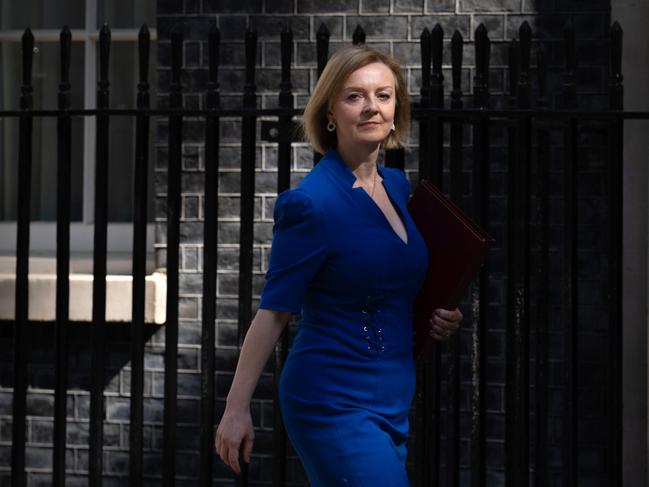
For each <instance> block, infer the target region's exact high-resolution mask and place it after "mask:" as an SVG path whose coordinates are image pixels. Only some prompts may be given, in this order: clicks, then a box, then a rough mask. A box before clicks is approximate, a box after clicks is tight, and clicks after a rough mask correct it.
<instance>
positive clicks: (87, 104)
mask: <svg viewBox="0 0 649 487" xmlns="http://www.w3.org/2000/svg"><path fill="white" fill-rule="evenodd" d="M98 2H99V0H85V8H86V11H85V22H84V28H83V29H76V28H75V29H71V34H72V42H83V43H84V61H85V63H84V79H83V83H84V87H83V100H84V102H83V104H84V109H94V108H95V107H96V101H97V63H98V49H97V42H98V40H99V28H98V26H97V24H98V22H97V20H98V16H97V13H98V10H97V7H98ZM61 27H63V26H61ZM149 32H150V38H151V40H152V41H155V40H157V30H156V29H155V28H149ZM23 33H24V31H21V30H15V29H11V30H1V29H0V42H18V43H19V42H21V40H22V36H23ZM32 33H33V35H34V38H35V39H36V40H38V41H39V42H58V41H59V36H60V30H57V29H32ZM138 34H139V27H138V28H117V29H111V41H116V42H123V41H126V42H137V40H138ZM83 120H84V121H83V140H82V143H83V183H82V185H83V186H82V191H83V198H82V217H81V221H75V222H71V224H70V251H71V252H90V251H92V248H93V238H92V235H93V227H94V225H93V223H94V211H95V201H94V190H95V146H96V140H95V131H96V119H95V117H84V118H83ZM149 194H152V193H151V192H150V193H149ZM56 224H57V223H56V221H47V222H44V221H32V222H31V238H30V250H32V251H36V252H38V253H53V252H55V251H56V237H55V235H56ZM154 227H155V223H152V222H151V223H147V249H148V252H153V236H154ZM132 241H133V223H132V222H114V223H112V222H109V223H108V251H109V252H120V253H121V252H130V251H131V250H132V249H131V246H132ZM15 251H16V222H15V221H11V220H5V221H0V254H6V253H15Z"/></svg>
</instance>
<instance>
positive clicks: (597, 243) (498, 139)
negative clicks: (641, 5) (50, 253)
mask: <svg viewBox="0 0 649 487" xmlns="http://www.w3.org/2000/svg"><path fill="white" fill-rule="evenodd" d="M609 9H610V6H609V3H608V2H607V1H600V0H597V1H596V0H590V1H583V0H581V1H580V0H561V1H558V0H555V1H552V0H549V1H545V0H523V1H521V0H488V1H487V0H479V1H478V0H355V1H342V0H330V1H328V2H322V1H319V0H277V1H274V0H237V1H234V0H221V1H217V0H202V1H201V0H184V1H180V0H158V19H157V28H158V42H157V53H158V59H157V60H158V65H159V68H158V80H159V86H158V91H159V95H158V97H157V104H158V106H165V105H166V103H167V101H166V92H167V90H168V83H169V64H170V49H169V40H168V39H169V34H170V31H171V29H173V28H174V27H176V26H178V27H180V28H182V30H183V32H184V34H185V45H184V72H183V89H184V93H185V94H184V101H185V105H186V106H187V107H201V106H203V103H204V94H203V92H204V89H205V84H206V79H207V74H206V66H207V63H206V60H207V47H206V38H207V32H208V30H209V28H210V27H211V25H213V24H214V23H216V25H218V27H219V29H220V31H221V40H222V41H221V61H222V67H221V69H220V80H219V81H220V84H221V100H222V105H223V106H225V107H239V106H240V105H241V94H242V87H243V73H244V72H243V59H244V46H243V32H244V30H245V29H246V28H247V27H248V26H253V27H255V28H256V29H257V31H258V34H259V44H258V56H257V69H258V71H257V88H258V94H259V96H258V104H259V106H262V107H273V106H276V105H277V92H278V85H279V32H280V30H281V28H282V25H283V24H285V23H286V24H288V25H290V26H291V27H292V29H293V33H294V43H295V44H294V47H295V50H294V68H293V71H292V80H293V86H294V93H295V100H296V105H297V106H303V105H304V103H305V101H306V99H307V97H308V94H309V90H310V87H312V86H313V85H314V83H315V80H316V63H315V34H316V31H317V29H318V27H319V25H320V23H323V22H324V23H325V24H326V25H327V26H328V28H329V29H330V31H331V49H332V50H333V49H335V48H336V47H338V46H341V45H344V44H347V43H349V42H351V34H352V32H353V30H354V28H355V27H356V25H357V24H360V25H362V26H363V28H364V29H365V31H366V33H367V42H368V44H370V45H372V46H375V47H378V48H380V49H383V50H385V51H389V52H392V53H393V54H395V55H396V56H397V57H398V58H399V59H400V60H401V61H402V63H403V65H404V68H405V70H406V74H407V80H408V87H409V91H410V93H411V95H412V96H413V100H414V101H417V99H418V96H419V87H420V77H421V74H420V68H419V39H418V38H419V34H420V32H421V30H422V29H423V28H424V27H428V28H432V27H433V26H434V25H435V23H437V22H439V23H440V24H441V25H442V27H443V28H444V30H445V34H446V36H445V42H446V48H445V70H444V74H445V78H446V84H447V87H448V84H449V82H450V64H449V59H450V58H449V53H450V49H449V46H450V44H449V42H450V36H451V35H452V33H453V32H454V30H455V29H458V30H459V31H460V32H461V33H462V35H463V36H464V38H465V44H466V47H465V61H464V65H465V67H464V70H465V73H464V77H463V80H464V87H465V90H466V91H467V92H470V84H471V82H472V78H473V62H474V61H473V60H474V55H473V51H472V49H473V43H472V40H473V32H474V30H475V28H476V27H477V26H478V25H479V24H480V23H484V24H485V25H486V26H487V28H488V30H489V34H490V38H491V40H492V55H491V73H490V88H491V91H492V93H493V97H492V105H493V106H502V105H504V98H503V97H502V96H501V95H502V93H503V92H504V91H505V90H506V89H507V76H506V75H507V70H506V65H507V43H508V41H509V40H511V39H512V38H513V37H515V36H516V35H517V33H516V32H517V29H518V27H519V25H520V23H521V22H522V21H523V20H527V21H528V22H530V24H531V26H532V29H533V31H534V39H535V42H536V41H537V40H542V41H543V42H544V44H545V45H546V47H547V49H548V53H549V55H550V56H549V57H550V61H551V65H552V66H551V78H550V86H551V87H553V89H554V90H555V93H556V89H557V88H558V87H559V84H560V83H561V63H562V50H561V45H560V40H561V36H562V34H561V29H562V26H563V23H564V22H565V20H566V19H567V18H569V17H571V18H572V19H573V21H574V23H575V25H576V27H577V38H578V57H579V63H580V69H579V91H580V96H579V103H580V105H581V106H582V107H584V108H587V107H601V106H603V104H604V103H605V100H606V97H605V95H604V94H603V93H604V90H605V83H606V47H607V46H606V33H607V26H608V23H609ZM559 99H560V98H559V97H558V96H557V95H555V96H553V103H555V104H556V103H558V100H559ZM470 101H471V100H470V97H469V96H467V100H466V102H467V103H470ZM220 132H221V149H220V161H221V168H220V174H219V246H218V266H219V267H218V269H219V270H218V277H217V280H218V285H217V308H218V316H217V323H216V331H217V347H216V357H217V369H218V371H217V374H216V378H215V379H216V388H217V417H220V414H221V411H222V408H223V406H224V400H225V396H226V395H227V391H228V388H229V385H230V381H231V379H232V375H233V371H234V368H235V365H236V358H237V348H236V341H237V331H236V330H237V296H238V289H237V287H238V283H237V270H238V229H239V223H238V218H239V181H240V179H239V177H240V173H239V167H240V147H239V144H240V123H239V121H237V120H236V119H227V118H224V119H222V121H221V129H220ZM166 133H167V126H166V122H165V121H164V120H158V121H157V124H156V147H157V150H156V153H155V181H154V188H153V191H154V194H155V196H156V213H155V217H156V221H157V222H158V225H157V231H156V248H157V261H158V264H159V265H160V266H164V261H165V241H166V227H165V218H166V212H165V204H166V202H165V198H166V167H167V157H168V156H167V147H166V144H167V139H166ZM417 140H418V139H417V127H416V125H415V127H413V134H412V138H411V144H410V145H409V147H408V148H407V152H406V169H407V172H408V173H409V176H410V177H411V179H412V180H413V181H414V180H416V178H417V174H416V167H417ZM492 141H493V147H492V149H491V154H490V155H491V160H492V178H491V188H492V197H491V201H490V215H491V218H492V225H491V226H490V230H491V232H492V233H493V234H494V236H495V237H496V239H497V241H498V243H497V245H496V247H495V248H494V250H493V252H492V254H491V256H490V261H489V265H490V287H489V314H488V319H489V333H488V342H487V349H488V354H489V365H488V370H487V379H488V387H487V394H488V403H489V406H488V411H487V419H488V424H487V431H488V441H487V462H488V479H487V485H489V486H490V487H491V486H499V485H503V483H504V474H503V463H504V442H503V438H504V429H505V414H504V412H505V400H504V382H505V358H506V350H505V326H506V325H505V317H506V269H505V262H506V251H507V249H506V245H505V242H506V233H505V230H506V224H505V219H506V214H507V204H506V194H507V193H506V184H505V181H506V143H507V138H506V133H505V131H503V130H500V131H499V130H494V131H493V132H492ZM581 141H582V143H583V144H584V148H583V150H582V151H581V152H580V176H579V189H580V206H579V208H580V210H579V211H580V249H581V250H580V299H581V303H582V305H581V307H580V322H579V326H580V330H581V341H580V347H581V348H580V352H581V356H582V359H583V360H582V366H581V368H580V374H581V375H580V387H581V389H580V398H581V404H582V410H581V422H580V446H581V449H582V454H581V455H580V469H581V478H582V482H583V485H589V486H598V485H604V480H603V475H602V472H603V471H604V469H605V468H606V462H605V461H604V458H605V455H606V448H605V446H606V438H605V434H606V426H605V423H604V422H603V416H604V414H605V390H604V388H603V385H602V383H603V380H602V377H604V376H605V367H606V364H605V361H604V358H605V351H604V350H605V346H606V333H605V326H606V307H605V306H604V301H605V291H606V289H605V286H604V279H605V276H606V270H607V265H606V264H607V259H606V255H605V253H604V250H605V241H604V240H605V237H604V236H603V235H600V234H598V228H600V223H601V217H600V214H602V213H604V216H605V207H604V205H603V203H602V200H601V195H602V194H604V193H605V191H604V184H605V178H603V177H602V176H601V171H600V169H601V167H602V165H603V160H602V151H601V144H602V141H603V137H602V130H601V127H593V128H590V129H586V130H585V131H584V134H583V135H582V137H581ZM561 143H562V140H561V135H560V133H559V132H558V131H556V130H555V131H553V133H552V139H551V145H552V152H551V154H552V156H551V172H552V185H553V188H554V190H553V196H552V205H551V206H552V211H551V219H552V236H551V243H552V250H551V268H552V270H553V275H555V276H556V275H559V273H560V270H561V262H562V258H563V256H562V252H561V245H562V244H561V242H562V235H563V233H562V232H563V226H562V224H563V217H562V213H561V212H562V208H563V204H562V199H561V196H560V195H561V187H562V167H563V156H562V150H561ZM465 144H466V146H467V153H470V146H471V141H470V138H468V137H467V138H466V139H465ZM256 155H257V167H256V171H257V172H256V188H257V196H256V200H255V201H256V203H255V250H254V254H253V255H254V272H255V280H254V283H255V284H254V286H255V289H254V292H255V296H256V297H258V294H259V291H260V289H261V285H262V283H263V274H264V272H265V270H266V265H267V259H268V252H269V247H270V237H271V230H272V209H273V205H274V201H275V198H276V194H275V181H276V157H277V151H276V147H275V146H274V145H273V144H269V143H261V142H260V143H259V144H258V146H257V153H256ZM311 164H312V152H311V151H310V149H309V148H308V147H306V146H305V145H304V144H296V145H295V146H294V149H293V178H292V179H293V183H294V184H295V183H297V182H298V181H299V180H300V179H301V177H303V175H304V174H305V173H306V172H307V171H308V170H309V169H310V167H311ZM204 167H205V158H204V146H203V141H202V123H201V121H200V120H187V121H186V122H185V141H184V144H183V175H182V194H183V197H182V215H181V218H182V220H181V249H180V266H181V276H180V302H179V312H180V338H179V342H180V343H179V381H178V384H179V391H178V394H179V399H178V405H179V417H178V422H177V426H178V450H177V451H178V454H177V458H178V485H195V482H196V476H197V471H198V467H197V465H198V436H199V426H198V423H197V418H198V411H199V392H200V387H199V374H200V365H199V356H200V355H199V354H200V313H201V303H202V299H203V296H202V294H201V272H202V261H203V258H202V244H201V242H202V221H203V215H204V210H203V200H204V198H203V196H204V189H203V171H204ZM447 169H448V168H446V170H447ZM465 171H467V172H466V181H467V182H469V181H470V161H468V160H467V164H466V166H465ZM534 180H535V178H533V181H534ZM469 190H470V188H469V186H467V190H466V191H467V201H468V194H469ZM533 235H534V234H533ZM532 248H533V249H535V248H536V247H535V244H534V243H533V245H532ZM533 258H535V259H536V254H535V253H534V252H533ZM551 299H552V310H551V311H552V312H551V320H550V322H549V323H548V324H547V329H548V331H549V332H550V343H551V345H552V346H551V353H550V360H551V366H550V382H551V394H550V413H551V415H552V419H551V422H550V442H551V452H550V460H549V464H550V466H551V468H552V474H553V478H552V485H561V482H560V478H559V474H560V471H561V450H560V446H559V445H560V441H561V431H562V423H561V415H562V412H563V393H562V383H563V367H564V363H563V357H564V352H563V337H564V331H565V323H564V322H563V320H562V318H561V314H560V306H561V303H562V297H561V280H560V279H554V280H553V286H552V294H551ZM253 304H255V303H253ZM463 309H464V311H465V316H466V320H465V324H468V323H470V312H469V311H470V310H469V309H468V307H466V306H465V307H464V308H463ZM10 329H11V327H10V325H9V324H5V325H3V327H2V328H1V329H0V330H2V333H1V334H0V337H1V338H0V485H4V482H5V481H6V480H7V479H8V472H9V465H10V445H11V437H10V436H11V396H12V394H11V391H12V389H11V382H12V379H11V376H12V372H11V369H12V362H11V356H12V350H11V333H10ZM52 329H53V327H52V324H39V325H34V333H33V334H32V335H30V336H33V337H34V339H33V343H32V344H31V349H32V352H31V355H30V360H31V362H30V363H31V364H32V365H30V389H29V395H28V447H27V465H28V470H29V478H30V485H49V475H50V473H49V472H50V471H51V439H52V410H53V402H54V398H53V386H52V382H53V377H52V374H53V351H52V350H51V346H50V344H51V343H52V336H53V331H52ZM109 329H110V330H111V331H110V333H109V337H110V339H109V344H108V346H107V347H106V350H107V353H108V364H109V369H110V372H109V376H108V377H107V382H106V385H107V389H106V421H105V430H104V432H105V457H104V465H105V485H125V484H126V476H127V475H128V414H129V412H128V411H129V379H130V368H129V364H128V325H123V326H122V325H120V326H114V325H111V326H110V327H109ZM87 330H88V328H84V327H83V325H75V326H73V327H72V331H71V332H70V333H71V335H70V342H71V343H70V349H71V351H73V353H72V354H71V356H70V371H71V374H72V376H71V379H70V390H69V422H68V459H67V461H68V465H69V485H77V484H78V485H82V484H83V485H86V480H85V476H86V474H87V463H88V460H87V451H88V450H87V436H88V397H89V394H88V375H89V374H88V370H89V363H90V360H89V345H88V344H89V341H88V340H89V339H88V334H87ZM531 331H532V336H531V343H532V346H531V355H532V362H531V368H530V370H531V372H532V374H533V371H534V354H535V347H534V333H533V331H534V330H531ZM163 333H164V330H163V329H156V328H149V329H148V334H149V339H148V341H147V345H146V348H145V350H144V353H145V366H146V372H145V422H146V426H145V431H144V434H145V452H144V456H145V474H146V476H147V482H146V484H147V485H158V484H159V480H158V479H159V475H160V471H161V446H162V398H163V381H164V364H163V351H164V335H163ZM460 349H461V351H462V358H461V377H462V394H461V407H462V413H461V416H462V417H461V433H462V435H463V437H464V438H467V437H468V434H469V419H470V416H469V410H470V409H469V397H470V395H469V393H470V389H469V387H470V368H469V362H468V350H469V349H470V333H469V330H468V327H465V329H464V330H463V331H462V332H461V347H460ZM270 370H271V369H270V367H269V368H268V369H267V371H266V372H265V373H264V375H263V376H262V379H261V381H260V385H259V387H258V390H257V393H256V395H255V400H254V402H253V406H252V412H253V419H254V422H255V425H256V428H257V431H256V435H257V440H256V445H255V453H256V454H255V456H254V459H253V464H252V466H251V484H252V485H270V479H271V474H270V471H271V462H270V454H271V433H272V408H273V405H272V375H271V374H270ZM532 378H533V375H532ZM443 387H444V385H443ZM531 392H532V396H531V404H532V405H533V404H534V403H533V399H534V396H533V392H534V387H533V384H531ZM215 420H216V418H215ZM443 420H444V418H443ZM533 421H534V408H533V406H532V424H533ZM532 430H533V429H532ZM531 452H532V453H533V448H531ZM468 453H469V451H468V445H467V442H466V441H465V440H463V442H462V456H461V462H462V485H468V480H469V478H470V472H469V470H468V458H469V457H468ZM532 464H533V462H532ZM215 465H216V468H215V483H214V485H219V486H228V485H234V476H233V475H231V474H230V473H229V472H228V470H227V469H226V468H225V467H224V466H223V464H222V463H220V461H218V460H217V461H215ZM289 474H290V479H291V483H292V485H306V482H305V480H304V476H303V472H302V469H301V466H300V464H299V462H298V461H297V460H296V459H295V458H294V457H293V456H292V457H291V458H290V462H289Z"/></svg>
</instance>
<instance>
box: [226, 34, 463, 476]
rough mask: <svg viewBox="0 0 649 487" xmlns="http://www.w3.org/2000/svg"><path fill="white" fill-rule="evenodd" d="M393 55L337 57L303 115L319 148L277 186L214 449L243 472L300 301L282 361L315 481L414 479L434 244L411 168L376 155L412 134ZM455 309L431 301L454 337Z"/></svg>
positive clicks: (294, 438)
mask: <svg viewBox="0 0 649 487" xmlns="http://www.w3.org/2000/svg"><path fill="white" fill-rule="evenodd" d="M409 109H410V108H409V100H408V94H407V90H406V85H405V81H404V79H403V75H402V73H401V69H400V67H399V65H398V63H397V62H396V61H395V60H394V59H393V58H391V57H389V56H386V55H384V54H382V53H380V52H378V51H375V50H373V49H370V48H367V47H347V48H343V49H340V50H339V51H337V52H336V53H335V54H334V55H333V56H332V58H331V59H330V60H329V62H328V64H327V66H326V68H325V69H324V71H323V73H322V75H321V77H320V79H319V81H318V83H317V85H316V87H315V89H314V92H313V94H312V96H311V98H310V100H309V102H308V104H307V107H306V109H305V112H304V117H303V122H302V123H303V128H304V133H305V136H306V138H307V140H308V141H309V142H310V143H311V145H312V146H313V147H314V148H315V149H316V150H317V151H319V152H321V153H323V154H325V156H324V157H323V159H321V160H320V162H319V163H318V164H317V165H316V167H315V168H314V169H313V170H312V171H311V172H310V173H309V174H308V175H307V176H306V178H305V179H304V180H303V181H302V183H301V184H300V185H299V186H298V187H297V188H295V189H293V190H290V191H285V192H283V193H281V194H280V195H279V197H278V198H277V202H276V204H275V214H274V217H275V226H274V229H273V245H272V250H271V256H270V265H269V269H268V272H267V273H266V281H265V285H264V289H263V292H262V298H261V304H260V306H259V308H260V309H259V310H258V311H257V314H256V315H255V318H254V320H253V322H252V324H251V326H250V329H249V330H248V333H247V335H246V338H245V341H244V343H243V347H242V349H241V356H240V358H239V363H238V365H237V370H236V373H235V376H234V380H233V382H232V386H231V389H230V393H229V394H228V398H227V403H226V409H225V412H224V414H223V418H222V420H221V422H220V424H219V427H218V430H217V434H216V450H217V453H218V454H219V456H220V457H221V458H222V459H223V461H224V462H225V463H227V464H228V465H230V467H232V469H233V470H234V471H235V472H236V473H239V472H240V466H239V449H240V447H241V446H243V459H244V461H245V462H249V461H250V454H251V451H252V444H253V438H254V436H253V435H254V433H253V426H252V420H251V417H250V400H251V397H252V393H253V391H254V388H255V386H256V384H257V381H258V379H259V376H260V374H261V371H262V369H263V367H264V365H265V363H266V361H267V359H268V357H269V355H270V353H271V351H272V350H273V347H274V345H275V342H276V341H277V339H278V337H279V335H280V333H281V332H282V330H283V328H284V326H285V325H286V323H287V321H288V319H289V317H290V315H291V313H297V312H301V321H300V324H299V328H298V333H297V336H296V338H295V340H294V343H293V346H292V348H291V351H290V353H289V356H288V359H287V361H286V363H285V365H284V368H283V370H282V375H281V379H280V386H279V398H280V407H281V411H282V417H283V418H284V423H285V425H286V430H287V432H288V435H289V438H290V440H291V442H292V444H293V446H294V447H295V450H296V451H297V453H298V455H299V456H300V459H301V460H302V463H303V464H304V467H305V470H306V473H307V476H308V478H309V481H310V483H311V485H313V486H320V487H336V486H363V487H364V486H373V487H381V486H386V487H388V486H389V487H402V486H407V485H409V483H408V477H407V474H406V463H405V460H406V437H407V434H408V409H409V407H410V404H411V402H412V397H413V394H414V389H415V368H414V362H413V354H412V350H413V332H412V305H413V301H414V298H415V296H416V294H417V292H418V290H419V288H420V286H421V285H422V283H423V279H424V274H425V270H426V267H427V251H426V247H425V244H424V242H423V240H422V238H421V235H420V234H419V232H418V231H417V229H416V227H415V225H414V223H413V221H412V218H411V217H410V215H409V214H408V211H407V208H406V202H407V198H408V194H409V183H408V181H407V179H406V178H405V175H404V173H403V172H402V171H400V170H397V169H390V168H385V167H383V166H380V165H378V164H377V156H378V154H379V150H380V148H381V146H383V147H385V148H392V147H397V146H398V145H400V144H402V143H404V142H405V141H406V138H407V134H408V125H409V120H410V113H409ZM461 319H462V314H461V313H460V311H459V310H457V309H456V310H454V311H447V310H442V309H438V310H435V312H434V313H433V316H432V317H431V320H430V323H431V330H430V334H431V336H432V337H433V338H435V339H437V340H446V339H448V338H449V337H450V335H451V334H452V333H453V332H454V331H455V330H456V329H457V328H458V326H459V322H460V320H461Z"/></svg>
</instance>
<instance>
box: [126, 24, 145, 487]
mask: <svg viewBox="0 0 649 487" xmlns="http://www.w3.org/2000/svg"><path fill="white" fill-rule="evenodd" d="M149 42H150V34H149V29H148V28H147V26H146V25H143V26H142V27H141V28H140V33H139V35H138V53H139V71H140V82H139V83H138V93H137V108H138V110H146V109H148V108H149V80H148V75H149ZM148 164H149V116H148V115H145V114H143V113H140V114H138V115H137V116H136V118H135V166H134V168H133V269H132V274H133V293H132V298H131V302H132V307H131V310H132V311H131V312H132V318H131V412H130V414H131V417H130V424H129V476H130V483H131V485H141V484H142V474H143V453H142V447H143V419H144V399H143V393H144V300H145V278H146V224H147V211H146V210H147V199H148V198H147V193H148V188H147V186H148V181H147V174H148Z"/></svg>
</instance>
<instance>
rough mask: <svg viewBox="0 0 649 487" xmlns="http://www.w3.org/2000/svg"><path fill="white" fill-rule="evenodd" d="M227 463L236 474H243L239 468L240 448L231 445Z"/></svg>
mask: <svg viewBox="0 0 649 487" xmlns="http://www.w3.org/2000/svg"><path fill="white" fill-rule="evenodd" d="M227 458H228V459H227V461H226V462H225V463H227V464H228V465H230V468H231V469H232V470H234V473H236V474H237V475H239V474H240V473H241V468H240V467H239V446H238V445H237V446H236V447H235V446H234V445H230V446H229V447H228V457H227Z"/></svg>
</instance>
